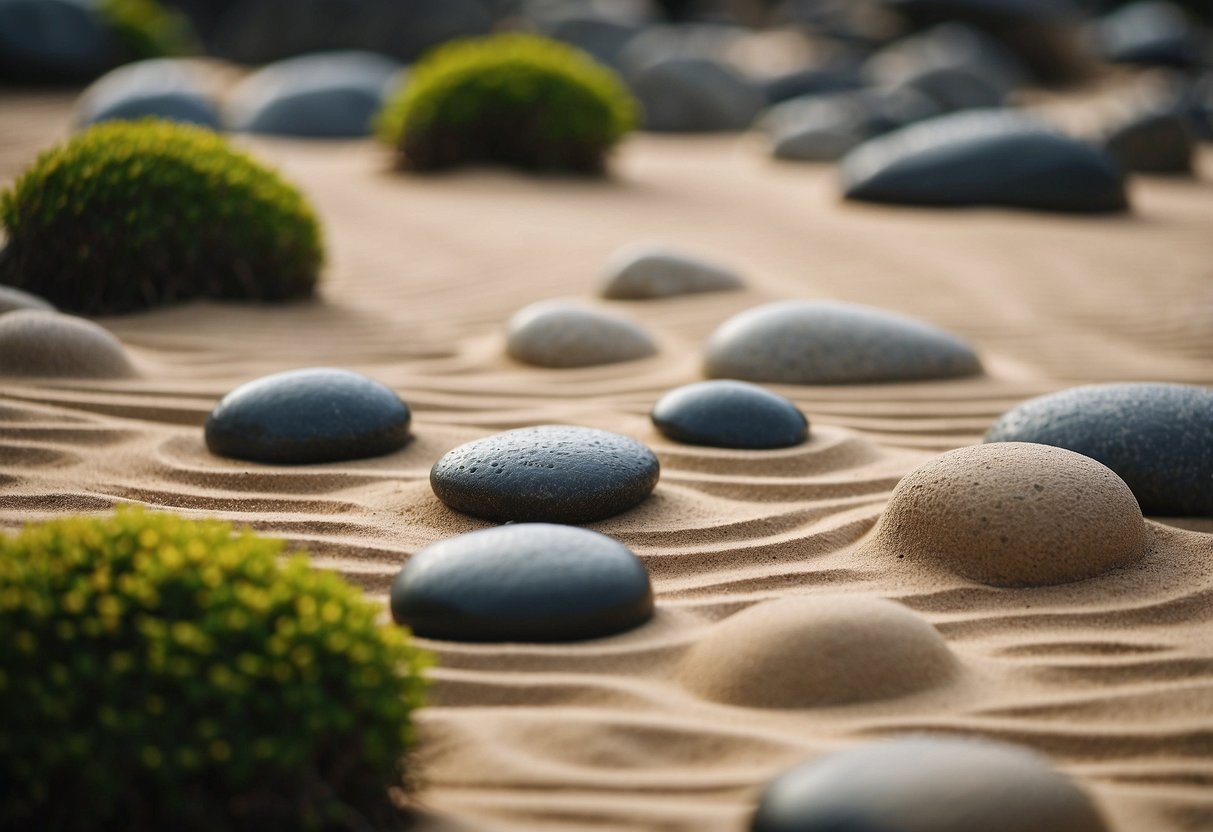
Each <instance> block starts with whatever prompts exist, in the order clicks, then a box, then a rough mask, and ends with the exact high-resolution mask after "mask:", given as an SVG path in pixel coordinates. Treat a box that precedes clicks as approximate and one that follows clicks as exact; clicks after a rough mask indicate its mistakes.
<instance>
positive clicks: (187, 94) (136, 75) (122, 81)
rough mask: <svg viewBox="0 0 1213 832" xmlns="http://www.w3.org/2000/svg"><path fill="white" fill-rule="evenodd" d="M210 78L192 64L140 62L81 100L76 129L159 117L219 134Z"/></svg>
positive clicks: (91, 88) (117, 72)
mask: <svg viewBox="0 0 1213 832" xmlns="http://www.w3.org/2000/svg"><path fill="white" fill-rule="evenodd" d="M206 87H207V82H206V77H205V75H204V74H203V72H202V71H201V70H200V69H199V67H198V66H197V65H195V64H193V63H191V62H190V61H182V60H173V59H168V58H164V59H156V60H149V61H137V62H135V63H131V64H127V65H126V66H122V67H119V68H118V69H115V70H112V71H111V72H108V73H106V74H105V75H103V76H102V77H100V78H98V79H97V80H96V81H95V82H93V84H92V85H91V86H89V87H88V89H86V90H85V91H84V92H83V93H81V95H80V101H79V103H78V104H77V105H76V124H77V126H79V127H85V126H87V125H90V124H96V123H97V122H101V121H113V120H129V119H139V118H145V117H149V116H151V117H155V118H163V119H168V120H170V121H178V122H183V123H186V124H197V125H201V126H203V127H208V128H210V129H212V130H219V129H220V126H221V124H220V118H219V109H218V107H217V106H216V105H215V102H214V101H212V100H211V96H210V95H209V94H208V93H207V90H206Z"/></svg>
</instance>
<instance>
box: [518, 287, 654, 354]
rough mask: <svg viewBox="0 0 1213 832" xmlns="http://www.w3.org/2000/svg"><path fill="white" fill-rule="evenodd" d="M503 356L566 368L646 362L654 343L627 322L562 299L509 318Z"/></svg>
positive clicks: (624, 319) (652, 352) (543, 302)
mask: <svg viewBox="0 0 1213 832" xmlns="http://www.w3.org/2000/svg"><path fill="white" fill-rule="evenodd" d="M506 352H508V353H509V354H510V356H511V357H513V358H515V359H517V360H519V361H521V362H523V363H524V364H532V365H534V366H536V367H549V368H554V369H568V368H572V367H593V366H596V365H599V364H617V363H620V362H622V361H635V360H637V359H640V358H648V357H649V356H651V355H654V354H655V353H656V352H657V345H656V344H655V343H653V339H652V338H650V337H649V334H648V333H647V332H645V331H644V330H643V329H641V328H640V326H639V325H638V324H636V323H633V322H632V321H629V320H627V319H626V318H621V317H619V316H617V315H612V314H610V313H607V312H600V311H599V310H597V309H589V308H586V307H583V306H577V305H575V304H572V303H564V302H562V301H540V302H539V303H533V304H531V305H530V306H527V307H524V308H523V309H520V310H519V311H518V312H517V313H516V314H515V315H514V317H513V318H511V319H510V322H509V325H508V327H507V331H506Z"/></svg>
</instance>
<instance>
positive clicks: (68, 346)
mask: <svg viewBox="0 0 1213 832" xmlns="http://www.w3.org/2000/svg"><path fill="white" fill-rule="evenodd" d="M132 375H135V369H134V367H133V366H132V365H131V362H130V359H129V358H127V356H126V351H125V350H124V349H123V348H122V344H121V342H119V341H118V339H117V338H115V337H114V336H113V335H111V334H110V333H109V332H108V331H107V330H105V329H102V328H101V327H100V326H98V325H97V324H95V323H93V322H92V321H86V320H85V319H84V318H76V317H73V316H71V315H61V314H59V313H58V312H52V311H48V310H45V309H28V308H27V309H18V310H15V311H12V312H7V313H5V314H3V315H0V376H44V377H47V378H124V377H127V376H132Z"/></svg>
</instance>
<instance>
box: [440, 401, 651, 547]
mask: <svg viewBox="0 0 1213 832" xmlns="http://www.w3.org/2000/svg"><path fill="white" fill-rule="evenodd" d="M659 472H660V467H659V465H658V463H657V457H656V456H654V455H653V452H652V451H650V450H649V449H648V448H646V447H645V446H644V445H642V444H640V443H639V442H637V441H635V440H634V439H629V438H628V437H626V436H620V435H619V434H617V433H609V432H607V431H604V430H596V429H594V428H582V427H569V426H565V425H541V426H539V427H530V428H519V429H518V430H509V431H506V432H504V433H498V434H494V435H493V436H487V437H485V438H484V439H478V440H476V441H474V442H468V443H467V444H466V445H460V446H459V447H458V448H455V449H454V450H452V451H449V452H448V453H446V454H445V455H444V456H443V457H442V458H441V459H439V460H438V462H437V463H435V464H434V467H433V469H432V470H431V471H430V485H431V486H432V487H433V489H434V493H435V494H437V495H438V498H439V499H440V500H442V502H444V503H446V504H447V505H448V506H450V507H451V508H453V509H455V510H456V511H462V512H464V513H465V514H471V515H473V516H475V517H484V518H486V519H489V520H497V521H509V520H517V521H530V522H551V523H590V522H593V521H595V520H601V519H603V518H605V517H610V516H611V515H613V514H618V513H620V512H621V511H627V510H628V509H630V508H632V507H633V506H635V505H637V504H638V503H640V502H641V501H642V500H644V498H645V497H647V496H648V495H649V493H650V492H651V491H652V490H653V488H654V487H655V486H656V485H657V478H658V475H659Z"/></svg>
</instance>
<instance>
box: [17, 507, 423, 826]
mask: <svg viewBox="0 0 1213 832" xmlns="http://www.w3.org/2000/svg"><path fill="white" fill-rule="evenodd" d="M281 549H282V545H281V543H280V542H279V541H274V540H268V539H263V538H259V537H256V536H254V535H252V534H249V533H242V534H233V533H232V530H231V528H230V526H228V525H227V524H224V523H219V522H213V521H191V520H186V519H183V518H180V517H176V516H173V515H169V514H151V513H146V512H144V511H142V510H137V509H128V510H119V511H118V512H116V513H115V514H114V515H112V516H107V517H74V518H67V519H62V520H56V521H52V522H47V523H44V524H41V525H35V526H29V527H27V528H26V530H25V531H24V532H22V533H21V534H19V535H16V536H10V537H0V782H4V783H5V787H4V794H3V796H0V828H5V829H43V830H51V829H53V830H59V831H60V832H76V830H80V831H81V832H83V830H110V829H113V830H118V829H121V830H124V831H125V832H143V831H144V830H148V831H149V832H150V830H157V831H158V832H159V830H166V829H174V830H186V831H187V832H189V831H191V830H207V831H208V832H213V831H214V830H220V829H222V830H246V829H248V830H253V829H256V830H257V832H263V830H266V829H279V828H281V829H288V828H289V829H300V830H307V829H326V830H327V829H363V828H370V827H369V826H365V825H359V824H358V823H357V822H355V821H354V820H353V819H354V818H362V820H363V822H364V823H365V822H367V820H368V819H370V818H376V817H378V818H379V819H380V820H383V819H384V818H389V817H392V816H393V811H392V809H391V806H390V803H389V801H388V799H387V794H388V787H389V786H390V785H392V784H397V785H398V784H400V783H401V782H402V781H401V771H400V766H401V760H402V757H403V755H404V752H405V749H406V748H407V746H408V744H409V742H410V740H411V736H412V732H411V728H410V725H411V721H410V717H411V714H412V712H413V710H414V709H415V708H417V707H419V706H420V704H421V699H422V696H423V692H424V682H423V679H422V676H421V673H422V670H423V669H424V667H425V666H426V665H427V662H428V660H427V657H426V655H425V654H423V653H422V652H420V651H419V650H417V649H416V648H414V647H412V646H411V644H410V642H409V639H408V634H407V632H406V631H404V630H401V629H399V628H396V627H393V626H391V625H383V624H380V623H379V622H378V621H377V618H378V616H379V612H380V610H379V608H378V606H377V605H374V604H371V603H369V602H368V601H367V600H366V599H365V598H364V597H363V596H362V594H361V593H360V592H359V590H357V589H356V588H355V587H353V586H351V585H349V584H347V583H346V582H345V581H343V580H342V579H341V578H340V577H339V576H337V575H334V574H331V573H325V572H318V571H314V570H312V569H311V568H309V566H308V562H307V560H306V558H303V557H295V558H293V559H291V560H289V561H286V562H280V561H279V560H278V557H277V556H278V555H279V553H280V552H281ZM375 828H380V827H375Z"/></svg>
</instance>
